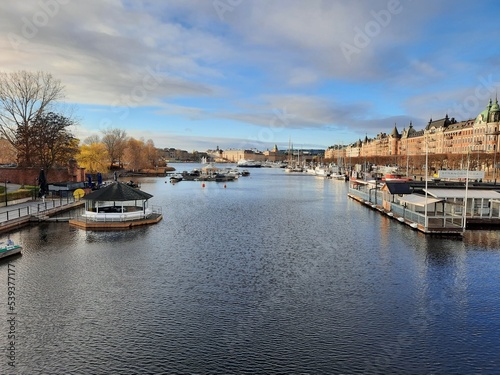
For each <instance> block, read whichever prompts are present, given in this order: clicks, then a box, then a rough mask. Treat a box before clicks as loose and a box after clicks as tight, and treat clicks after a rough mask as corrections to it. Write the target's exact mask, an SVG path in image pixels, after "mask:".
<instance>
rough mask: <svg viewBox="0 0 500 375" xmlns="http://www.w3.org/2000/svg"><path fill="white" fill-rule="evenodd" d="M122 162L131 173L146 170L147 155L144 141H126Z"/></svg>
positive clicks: (131, 139) (132, 139)
mask: <svg viewBox="0 0 500 375" xmlns="http://www.w3.org/2000/svg"><path fill="white" fill-rule="evenodd" d="M124 160H125V162H126V163H127V169H130V170H132V171H138V170H140V169H144V168H147V166H148V155H147V150H146V145H145V144H144V141H143V140H137V139H134V138H130V139H129V140H128V141H127V147H126V149H125V152H124Z"/></svg>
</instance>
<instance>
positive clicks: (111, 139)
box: [102, 129, 127, 169]
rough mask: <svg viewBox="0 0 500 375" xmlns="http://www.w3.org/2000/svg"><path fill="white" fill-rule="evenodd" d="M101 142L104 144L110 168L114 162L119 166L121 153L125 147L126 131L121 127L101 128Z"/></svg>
mask: <svg viewBox="0 0 500 375" xmlns="http://www.w3.org/2000/svg"><path fill="white" fill-rule="evenodd" d="M102 133H103V134H104V136H103V137H102V143H104V144H105V145H106V149H107V151H108V155H109V162H110V169H112V168H113V165H114V164H115V163H118V166H119V167H121V164H122V158H123V153H124V151H125V148H126V147H127V133H126V132H125V130H122V129H108V130H103V131H102Z"/></svg>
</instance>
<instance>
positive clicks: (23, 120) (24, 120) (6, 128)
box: [0, 70, 64, 165]
mask: <svg viewBox="0 0 500 375" xmlns="http://www.w3.org/2000/svg"><path fill="white" fill-rule="evenodd" d="M63 90H64V87H63V86H62V85H61V82H60V81H59V80H57V79H55V78H54V77H52V75H51V74H49V73H45V72H36V73H33V72H27V71H24V70H23V71H19V72H15V73H3V72H2V73H0V134H1V135H3V137H4V138H5V139H7V140H8V141H9V142H10V144H12V145H13V146H17V145H19V144H22V146H23V148H24V156H25V158H26V159H25V160H24V162H25V164H27V165H31V156H32V154H33V153H32V149H33V147H34V145H32V144H31V142H30V137H29V131H28V130H29V126H30V124H31V123H33V121H35V119H36V118H37V117H40V116H41V115H42V114H43V113H45V112H47V111H49V110H50V108H51V106H52V105H53V104H54V103H55V102H56V101H58V100H60V99H62V98H63ZM19 128H21V129H19ZM18 130H19V132H20V133H21V134H22V135H23V138H22V139H20V138H19V134H18ZM16 148H17V147H16Z"/></svg>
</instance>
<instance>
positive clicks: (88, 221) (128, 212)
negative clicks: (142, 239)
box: [70, 181, 162, 229]
mask: <svg viewBox="0 0 500 375" xmlns="http://www.w3.org/2000/svg"><path fill="white" fill-rule="evenodd" d="M152 197H153V196H152V195H151V194H148V193H146V192H144V191H142V190H139V189H136V188H133V187H131V186H128V185H127V184H124V183H122V182H118V181H115V182H112V183H111V184H110V185H108V186H105V187H101V188H100V189H99V190H96V191H93V192H92V193H90V194H88V195H86V196H84V197H83V198H82V200H84V201H85V212H84V213H83V214H82V215H81V216H80V217H79V218H77V219H74V220H70V224H74V225H77V226H80V227H86V228H88V227H91V228H103V229H106V228H129V227H132V226H136V225H143V224H154V223H156V222H158V221H160V220H161V218H162V215H161V212H159V210H158V209H154V208H151V207H149V206H148V200H149V199H150V198H152Z"/></svg>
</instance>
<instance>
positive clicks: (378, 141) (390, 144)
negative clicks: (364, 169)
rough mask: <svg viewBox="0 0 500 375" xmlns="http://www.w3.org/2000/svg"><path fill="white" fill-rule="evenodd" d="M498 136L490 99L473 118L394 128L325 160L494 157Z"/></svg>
mask: <svg viewBox="0 0 500 375" xmlns="http://www.w3.org/2000/svg"><path fill="white" fill-rule="evenodd" d="M499 135H500V106H499V104H498V99H495V102H493V101H492V100H491V99H490V101H489V103H488V105H487V106H486V109H485V110H484V111H482V112H481V113H480V114H479V115H478V116H477V117H476V118H475V119H470V120H466V121H460V122H459V121H456V120H455V119H454V118H449V117H448V115H446V116H445V117H444V118H442V119H438V120H432V119H431V120H430V121H429V122H428V124H427V125H426V126H425V127H424V128H423V129H421V130H416V129H415V128H414V127H413V124H412V123H411V122H410V124H409V126H408V128H404V129H403V130H402V131H401V133H399V132H398V129H397V127H396V125H395V126H394V129H393V130H392V132H391V133H390V134H386V133H380V134H378V135H377V136H376V137H374V138H368V136H366V137H365V139H364V140H358V141H357V142H355V143H353V144H351V145H347V146H345V147H343V148H342V150H339V149H338V148H337V147H333V148H329V149H328V150H327V151H326V152H325V157H326V158H327V159H330V160H334V159H336V158H338V157H342V158H348V157H373V156H421V155H425V154H426V153H428V154H443V155H453V154H462V155H463V154H467V153H470V154H474V153H478V154H494V153H496V152H497V150H498V144H499V142H498V141H499V139H498V136H499Z"/></svg>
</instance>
